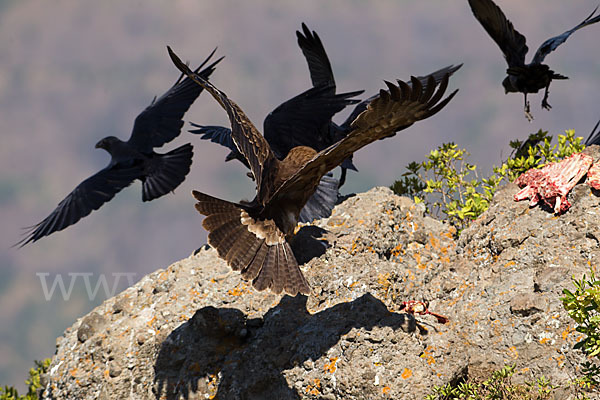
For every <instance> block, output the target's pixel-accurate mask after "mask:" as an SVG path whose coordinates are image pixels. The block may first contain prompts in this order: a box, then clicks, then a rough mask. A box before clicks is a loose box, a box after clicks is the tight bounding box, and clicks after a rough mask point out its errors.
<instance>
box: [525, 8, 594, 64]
mask: <svg viewBox="0 0 600 400" xmlns="http://www.w3.org/2000/svg"><path fill="white" fill-rule="evenodd" d="M597 10H598V7H596V8H594V11H592V13H591V14H590V15H588V16H587V18H586V19H584V20H583V21H582V22H581V23H580V24H578V25H577V26H575V27H574V28H573V29H569V30H568V31H566V32H564V33H561V34H560V35H558V36H554V37H552V38H550V39H548V40H546V41H545V42H544V43H542V45H541V46H540V47H539V48H538V49H537V51H536V52H535V55H534V56H533V60H532V61H531V63H532V64H541V63H542V62H543V61H544V58H546V56H547V55H548V54H549V53H550V52H551V51H553V50H555V49H556V48H557V47H558V46H560V45H561V44H563V43H564V42H566V40H567V39H568V38H569V36H571V34H572V33H573V32H575V31H577V30H579V29H581V28H583V27H584V26H587V25H591V24H595V23H596V22H598V21H600V15H597V16H595V17H594V14H595V13H596V11H597ZM592 17H593V18H592Z"/></svg>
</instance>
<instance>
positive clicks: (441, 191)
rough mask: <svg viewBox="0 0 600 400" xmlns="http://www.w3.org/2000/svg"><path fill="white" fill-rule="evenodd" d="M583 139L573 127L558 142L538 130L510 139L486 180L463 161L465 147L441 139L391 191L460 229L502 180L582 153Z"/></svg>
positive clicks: (481, 209)
mask: <svg viewBox="0 0 600 400" xmlns="http://www.w3.org/2000/svg"><path fill="white" fill-rule="evenodd" d="M581 141H582V138H580V137H577V138H576V137H575V131H573V130H568V131H566V132H565V135H559V136H558V145H556V144H555V145H552V144H551V142H552V136H551V135H548V132H545V131H542V130H540V131H538V132H537V133H533V134H531V135H529V137H528V139H527V140H526V141H525V142H522V141H519V140H515V141H511V142H510V147H511V148H512V149H513V150H512V152H511V154H510V156H509V157H508V159H507V160H506V161H505V162H504V163H502V165H501V166H499V167H493V171H494V173H493V174H492V175H491V176H489V177H488V178H479V176H478V174H477V166H475V165H473V164H470V163H468V162H467V161H466V160H467V158H468V157H469V153H468V152H467V151H466V150H465V149H459V148H458V146H457V145H456V144H454V143H445V144H442V145H441V146H440V147H438V148H437V149H436V150H432V151H431V152H430V153H429V154H428V155H427V159H426V160H425V161H423V162H420V163H417V162H411V163H410V164H409V165H408V166H407V167H406V168H407V170H408V171H407V172H405V173H404V174H402V178H401V179H400V180H398V181H396V182H394V184H393V185H392V186H391V189H392V190H393V191H394V193H396V194H398V195H403V196H410V197H413V198H414V200H415V202H417V203H424V204H425V207H426V210H427V212H428V213H429V214H431V215H433V216H434V217H437V218H444V219H447V220H448V221H449V222H450V224H452V225H453V226H454V227H456V228H457V232H461V231H462V230H463V229H464V228H465V227H467V226H468V225H469V223H470V222H471V221H472V220H474V219H476V218H477V217H478V216H480V215H481V214H482V213H483V212H484V211H485V210H487V209H488V208H489V205H490V201H491V200H492V197H493V196H494V193H495V192H496V190H497V189H498V187H499V186H500V185H501V184H502V183H503V182H506V181H509V182H512V181H513V180H515V179H516V178H517V177H518V176H519V175H521V174H522V173H523V172H525V171H527V170H528V169H530V168H541V167H543V166H544V165H546V164H547V163H549V162H555V161H560V160H562V159H564V158H566V157H568V156H570V155H571V154H573V153H577V152H580V151H582V150H583V149H584V148H585V146H584V145H583V144H582V143H581Z"/></svg>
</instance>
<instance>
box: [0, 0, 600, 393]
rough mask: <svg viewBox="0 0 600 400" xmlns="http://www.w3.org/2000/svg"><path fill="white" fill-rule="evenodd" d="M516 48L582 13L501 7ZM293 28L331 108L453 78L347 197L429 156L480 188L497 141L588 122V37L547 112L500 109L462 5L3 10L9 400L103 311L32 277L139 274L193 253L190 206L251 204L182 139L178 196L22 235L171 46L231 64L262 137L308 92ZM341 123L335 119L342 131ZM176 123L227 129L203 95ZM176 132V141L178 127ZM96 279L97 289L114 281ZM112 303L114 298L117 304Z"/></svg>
mask: <svg viewBox="0 0 600 400" xmlns="http://www.w3.org/2000/svg"><path fill="white" fill-rule="evenodd" d="M498 2H499V3H500V5H501V6H502V8H503V9H504V10H505V12H506V14H507V15H508V17H509V18H511V20H512V21H513V22H514V24H515V26H516V27H517V29H519V30H520V31H521V32H522V33H524V34H525V35H526V36H527V37H528V39H529V47H530V52H531V55H533V53H534V52H535V49H536V48H537V46H538V45H539V44H540V43H542V41H543V40H545V39H547V38H548V37H550V36H553V35H556V34H558V33H561V32H563V31H565V30H567V29H569V28H571V27H572V26H574V25H575V24H576V23H578V22H580V21H581V20H582V19H583V18H584V17H585V16H587V15H588V14H589V13H590V12H591V10H592V9H593V8H594V7H595V6H596V3H595V2H594V1H593V0H585V1H584V0H582V1H579V2H577V3H569V4H568V5H567V4H566V3H565V2H561V1H559V0H529V1H528V2H520V1H517V0H511V1H508V0H507V1H500V0H498ZM301 22H306V23H307V24H308V25H309V27H310V28H311V29H314V30H316V31H317V32H318V33H319V35H320V36H321V38H322V40H323V42H324V45H325V48H326V49H327V52H328V54H329V57H330V60H331V63H332V66H333V69H334V72H335V75H336V79H337V84H338V89H339V91H351V90H358V89H365V90H366V94H365V95H370V94H373V93H375V92H376V91H377V90H378V89H379V88H381V87H383V79H388V80H393V79H396V78H402V79H408V78H409V77H410V75H423V74H426V73H428V72H431V71H433V70H436V69H438V68H441V67H443V66H446V65H449V64H458V63H461V62H462V63H464V66H463V68H462V69H461V70H460V71H459V72H458V73H457V75H456V76H455V77H453V79H452V81H451V84H450V86H451V88H452V89H453V88H460V92H459V93H458V95H457V97H456V98H455V99H454V100H453V101H452V102H451V103H450V104H449V105H448V107H447V108H446V109H445V110H443V111H442V112H440V113H439V114H438V115H436V116H435V117H434V118H432V119H431V120H427V121H424V122H422V123H419V124H417V125H415V126H413V127H411V128H410V129H409V130H407V131H404V132H402V133H401V134H399V135H397V136H396V137H395V138H393V139H388V140H386V141H382V142H378V143H374V144H373V145H371V146H369V147H368V148H365V149H363V150H361V151H359V152H358V153H357V154H356V156H355V159H354V160H355V164H356V165H357V167H358V168H359V170H360V173H358V174H357V173H351V174H349V177H348V182H347V183H346V186H345V187H344V188H343V191H344V192H348V193H349V192H356V191H364V190H367V189H369V188H371V187H373V186H378V185H385V186H388V185H390V184H391V183H392V182H393V180H394V178H397V177H398V176H399V175H400V174H401V173H402V172H403V171H404V166H405V165H406V164H408V163H409V162H410V161H412V160H418V159H422V158H423V156H424V155H425V154H426V153H427V152H428V151H429V150H430V149H432V148H434V147H436V146H437V145H438V144H440V143H441V142H448V141H454V142H456V143H457V144H459V146H460V147H465V148H467V149H468V150H469V151H470V153H471V154H472V159H473V161H474V162H476V163H477V164H478V165H479V166H480V168H482V170H483V171H484V172H485V171H487V170H489V168H490V167H491V165H492V164H494V163H496V164H498V163H499V161H500V160H501V159H502V157H503V156H506V155H507V153H508V152H509V147H508V142H509V140H510V139H514V138H524V137H526V136H527V134H528V133H531V132H534V131H537V130H538V129H540V128H543V129H546V130H550V132H551V133H553V134H556V133H561V132H563V131H564V130H565V129H568V128H573V129H575V130H576V131H577V132H578V133H580V134H582V135H584V136H585V135H587V133H589V130H590V129H591V128H592V126H593V125H594V124H595V122H596V121H597V120H598V118H599V117H600V115H599V112H600V110H599V108H598V101H599V100H600V98H599V95H598V85H600V75H599V71H600V56H599V55H598V52H597V50H596V49H597V43H596V42H597V38H598V35H599V34H600V24H598V25H597V26H591V27H589V28H586V29H583V30H582V31H580V32H577V33H576V34H574V35H573V37H571V38H570V39H569V41H568V42H567V43H565V44H564V45H563V46H561V48H560V49H559V50H558V51H557V52H556V53H553V54H551V55H550V56H548V58H547V61H548V63H550V64H551V66H552V68H553V69H554V70H556V71H557V72H559V73H562V74H565V75H567V76H569V77H570V78H571V79H570V80H569V81H559V82H555V83H554V84H553V85H552V87H551V88H550V89H551V90H550V99H549V101H550V104H552V106H553V107H554V108H553V110H552V111H551V112H547V111H545V110H541V109H540V108H539V104H540V102H541V95H538V96H531V103H532V111H533V113H534V116H535V117H536V119H535V121H534V122H533V123H528V122H527V120H526V119H525V118H524V116H523V112H522V107H523V106H522V101H523V99H522V96H520V95H507V96H505V95H504V91H503V89H502V87H501V85H500V82H501V81H502V79H503V77H504V70H505V68H506V66H505V64H504V61H503V59H502V55H501V53H500V51H499V50H498V48H497V47H496V45H495V44H494V43H493V42H492V40H491V39H490V38H489V37H488V36H487V35H486V34H485V32H484V31H483V29H482V27H481V26H480V25H479V24H478V23H477V21H476V20H475V19H474V18H473V16H472V14H471V11H470V9H469V7H468V5H467V2H466V1H452V2H449V1H442V0H429V1H426V2H425V1H418V0H413V1H408V0H373V1H368V2H367V1H356V0H353V1H351V0H331V1H319V0H305V1H302V2H292V1H287V0H286V1H280V2H273V1H270V0H253V1H244V2H240V1H233V0H222V1H192V0H177V1H173V2H162V1H157V0H148V1H133V0H127V1H106V2H92V1H75V0H58V1H53V2H48V1H42V0H20V1H10V0H4V1H0V54H2V56H1V57H0V132H1V135H2V136H1V137H2V142H1V146H0V220H1V221H2V224H1V226H2V228H1V229H0V321H1V322H0V385H3V384H13V385H17V384H18V385H17V386H18V387H19V388H20V389H22V388H23V387H24V386H23V385H22V382H23V381H24V379H25V378H26V376H27V370H28V368H29V367H30V366H31V365H32V362H33V360H34V359H43V358H45V357H48V356H51V355H52V353H53V350H54V342H55V338H56V337H57V336H59V335H60V334H61V333H62V331H63V330H64V329H65V328H66V327H67V326H70V325H71V324H72V323H73V322H74V321H75V320H76V318H77V317H79V316H81V315H83V314H84V313H86V312H88V311H89V310H90V309H91V308H92V307H93V306H94V305H96V304H99V303H100V302H101V301H102V300H103V299H104V297H103V296H97V297H96V298H95V299H93V301H90V300H89V299H88V297H87V294H86V291H85V287H84V286H83V284H81V282H80V283H78V284H76V285H75V287H74V295H73V296H72V297H71V299H70V300H69V301H64V300H63V299H62V297H60V296H58V295H55V296H54V297H53V298H52V300H51V301H46V300H45V297H44V294H43V290H42V288H41V284H40V279H39V278H38V276H36V273H40V272H41V273H50V278H53V277H54V276H55V274H62V276H64V278H65V279H68V275H67V274H69V273H87V272H91V273H94V276H93V278H92V280H93V281H94V282H95V280H96V279H97V278H98V277H99V274H102V273H104V274H109V275H110V274H111V273H130V272H134V273H136V274H137V275H136V277H137V278H136V279H140V278H141V277H142V276H143V275H144V274H147V273H149V272H151V271H154V270H156V269H157V268H161V267H165V266H167V265H168V264H170V263H172V262H174V261H176V260H178V259H181V258H184V257H186V256H188V255H189V254H190V253H192V252H193V251H194V250H195V249H196V248H198V247H199V246H200V245H202V244H204V243H205V241H206V233H205V232H204V230H203V229H202V227H201V217H200V215H198V214H197V213H196V212H195V210H194V209H193V201H192V198H191V196H190V194H189V193H190V191H191V190H192V189H201V190H202V191H204V192H207V193H211V194H213V195H216V196H221V197H223V198H226V199H231V200H239V199H240V198H251V197H252V196H253V185H252V183H251V182H250V181H249V180H247V179H246V177H245V171H244V169H243V168H242V167H241V166H240V165H237V164H235V163H229V164H224V163H223V159H224V157H225V155H226V151H225V150H224V149H222V148H219V147H217V146H215V145H212V144H209V143H206V142H203V141H200V140H199V139H198V137H196V136H193V135H190V134H187V133H186V132H184V133H183V134H182V135H181V136H180V137H179V138H177V139H176V140H175V141H174V142H173V143H171V144H169V145H168V146H167V147H166V148H165V149H161V150H159V151H163V150H164V151H167V150H169V149H172V148H174V147H176V146H179V145H181V144H183V143H186V142H192V143H193V144H194V146H195V149H194V152H195V156H194V161H195V163H194V165H193V166H192V172H191V173H190V175H189V176H188V179H187V180H186V182H184V184H182V185H181V186H180V187H179V188H178V189H177V191H176V193H175V194H174V195H169V196H166V197H164V198H161V199H159V200H156V201H153V202H150V203H144V204H143V203H142V202H141V190H140V185H139V183H136V184H134V185H132V187H130V188H128V189H126V190H124V191H123V192H122V193H120V194H119V195H117V196H116V197H115V199H114V200H113V201H111V202H110V203H109V204H107V205H105V206H104V207H102V208H101V209H100V210H99V211H96V212H94V213H92V214H91V215H90V216H88V217H86V218H85V219H83V220H82V221H80V222H79V223H78V224H76V225H75V226H72V227H70V228H68V229H67V230H65V231H63V232H59V233H57V234H54V235H52V236H51V237H48V238H44V239H42V240H41V241H39V242H37V243H34V244H33V245H28V246H26V247H25V248H23V249H17V248H11V246H12V245H13V244H14V243H16V242H17V241H18V240H19V239H20V233H21V232H22V231H21V228H22V227H24V226H29V225H32V224H35V223H37V222H39V221H41V220H42V219H43V218H45V217H46V216H47V215H48V214H49V213H50V212H51V211H52V210H53V209H54V207H55V206H56V204H57V203H58V202H59V201H60V200H62V199H63V198H64V196H65V195H66V194H68V193H69V192H70V191H71V190H72V189H73V188H74V187H75V186H76V185H77V184H78V183H79V182H81V181H82V180H83V179H85V178H87V177H88V176H90V175H91V174H93V173H94V172H96V171H98V170H99V169H101V168H103V167H104V166H105V165H106V163H107V162H108V159H109V158H108V155H107V154H106V153H104V152H103V151H98V150H95V149H94V144H95V143H96V142H97V141H98V140H99V139H100V138H102V137H104V136H107V135H115V136H118V137H120V138H121V139H127V138H128V137H129V133H130V130H131V127H132V125H133V120H134V118H135V116H137V114H138V113H139V112H140V111H141V110H142V109H143V108H144V107H146V106H147V105H148V104H149V103H150V101H151V100H152V98H153V97H154V96H155V95H160V94H162V93H163V92H164V91H165V90H166V89H167V88H169V87H170V85H171V84H172V83H173V82H174V81H175V80H176V79H177V77H178V73H177V71H176V69H175V68H174V67H173V66H172V64H171V62H170V60H169V58H168V56H167V53H166V45H167V44H168V45H171V46H172V47H173V48H174V50H175V51H176V52H177V53H178V54H179V55H180V56H182V57H184V58H185V59H187V60H189V61H190V63H191V64H192V65H195V64H198V63H199V62H201V61H202V60H203V59H204V58H205V57H206V55H208V53H209V52H210V51H211V50H212V49H213V48H214V47H215V46H218V47H219V48H218V50H217V55H219V56H221V55H225V56H226V58H225V60H224V61H223V62H221V64H220V65H219V66H218V68H217V71H216V72H215V74H214V75H213V78H212V80H213V82H214V83H215V84H216V85H217V86H218V87H219V88H221V89H222V90H224V91H225V92H226V93H227V94H228V95H229V96H230V97H231V98H232V99H234V100H235V101H236V102H237V103H238V104H239V105H240V106H241V107H242V108H243V109H244V110H245V111H246V112H247V113H248V115H249V116H250V117H251V118H252V120H253V121H254V122H255V124H256V125H257V126H258V127H262V120H263V118H264V116H266V115H267V113H268V112H269V111H270V110H272V109H273V108H274V107H276V106H277V105H278V104H279V103H281V102H282V101H284V100H286V99H288V98H290V97H292V96H294V95H296V94H298V93H300V92H301V91H303V90H305V89H307V88H308V87H309V86H310V79H309V75H308V71H307V68H306V63H305V61H304V59H303V57H302V54H301V52H300V50H299V49H298V47H297V45H296V36H295V33H294V31H295V30H296V29H299V28H300V24H301ZM347 113H348V111H347V112H345V113H342V114H340V115H339V116H338V117H337V119H338V120H339V121H341V120H343V118H344V117H345V115H347ZM186 119H187V120H189V121H193V122H197V123H204V124H226V123H227V119H226V116H225V114H224V113H223V111H222V110H221V109H220V108H219V107H218V106H217V105H216V103H215V102H214V101H213V100H212V99H211V98H209V97H208V96H206V95H202V96H201V98H200V99H199V100H198V101H197V102H196V103H195V104H194V105H193V106H192V108H191V110H190V112H189V113H188V114H187V115H186ZM185 129H186V130H187V129H188V126H187V125H186V128H185ZM110 279H111V278H110V276H109V280H110ZM122 288H123V287H121V289H122Z"/></svg>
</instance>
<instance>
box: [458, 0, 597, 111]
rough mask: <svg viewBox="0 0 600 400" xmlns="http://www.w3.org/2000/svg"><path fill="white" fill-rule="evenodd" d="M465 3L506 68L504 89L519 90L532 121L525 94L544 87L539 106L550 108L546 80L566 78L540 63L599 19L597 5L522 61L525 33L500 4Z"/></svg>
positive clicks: (479, 0)
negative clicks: (492, 41)
mask: <svg viewBox="0 0 600 400" xmlns="http://www.w3.org/2000/svg"><path fill="white" fill-rule="evenodd" d="M469 5H470V6H471V10H472V11H473V14H474V15H475V18H477V20H478V21H479V22H480V23H481V25H482V26H483V28H484V29H485V30H486V32H487V33H488V34H489V35H490V36H491V37H492V39H493V40H494V42H496V44H497V45H498V47H500V50H502V53H503V54H504V58H505V59H506V62H507V63H508V69H507V70H506V73H507V74H508V76H507V77H506V78H504V80H503V81H502V86H503V87H504V90H505V92H506V93H509V92H512V93H516V92H520V93H523V95H524V101H525V105H524V108H525V116H526V117H527V119H528V120H529V121H531V120H533V116H532V115H531V111H530V106H529V102H528V101H527V94H528V93H537V92H539V90H540V89H544V98H543V99H542V107H543V108H545V109H546V110H550V109H551V108H552V107H551V106H550V104H548V91H549V88H550V83H551V82H552V80H553V79H568V78H567V77H566V76H564V75H560V74H557V73H556V72H554V71H552V70H551V69H550V67H549V66H548V65H546V64H542V62H543V61H544V58H546V56H547V55H548V54H550V52H552V51H553V50H555V49H556V48H557V47H558V46H560V45H561V44H562V43H564V42H565V41H566V40H567V39H568V38H569V36H570V35H571V34H572V33H573V32H575V31H577V30H579V29H581V28H583V27H584V26H588V25H591V24H594V23H596V22H598V21H600V15H597V16H595V17H594V14H595V13H596V10H597V9H598V7H596V9H594V11H592V13H591V14H590V15H589V16H588V17H587V18H586V19H584V20H583V21H582V22H581V23H580V24H578V25H577V26H575V27H574V28H573V29H569V30H568V31H566V32H564V33H561V34H560V35H558V36H554V37H552V38H550V39H548V40H546V41H545V42H544V43H542V45H541V46H540V47H539V48H538V49H537V51H536V52H535V55H534V56H533V59H532V60H531V62H530V63H529V64H525V55H526V54H527V50H528V48H527V45H526V44H525V36H523V35H522V34H520V33H519V32H518V31H517V30H516V29H515V28H514V27H513V24H512V23H511V22H510V21H509V20H508V19H507V18H506V16H505V15H504V13H503V12H502V10H501V9H500V7H498V6H497V5H496V4H495V3H494V2H493V1H492V0H469Z"/></svg>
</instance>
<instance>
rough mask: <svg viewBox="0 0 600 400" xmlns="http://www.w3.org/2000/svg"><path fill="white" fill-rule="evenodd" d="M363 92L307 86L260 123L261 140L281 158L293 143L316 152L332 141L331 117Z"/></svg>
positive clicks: (333, 139) (333, 140)
mask: <svg viewBox="0 0 600 400" xmlns="http://www.w3.org/2000/svg"><path fill="white" fill-rule="evenodd" d="M361 93H363V91H357V92H349V93H341V94H335V91H332V90H331V87H330V86H320V87H315V88H311V89H309V90H307V91H305V92H304V93H301V94H299V95H298V96H295V97H293V98H291V99H290V100H288V101H286V102H284V103H283V104H281V105H280V106H279V107H277V108H276V109H275V110H273V111H272V112H271V113H269V115H267V118H265V122H264V133H265V139H267V142H269V145H270V146H271V149H273V151H274V152H275V155H276V156H277V158H279V159H280V160H282V159H283V158H284V157H285V156H287V153H288V152H289V151H290V150H291V149H292V148H294V147H296V146H308V147H312V148H313V149H315V150H317V151H320V150H323V149H324V148H326V147H328V146H330V145H331V144H333V143H334V142H335V138H333V137H331V135H330V134H329V133H330V132H329V125H330V123H331V118H332V117H333V116H334V115H335V114H336V113H338V112H340V111H342V110H343V109H344V108H345V107H346V106H348V105H351V104H356V103H358V100H355V99H351V97H354V96H357V95H359V94H361Z"/></svg>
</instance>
